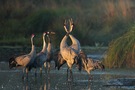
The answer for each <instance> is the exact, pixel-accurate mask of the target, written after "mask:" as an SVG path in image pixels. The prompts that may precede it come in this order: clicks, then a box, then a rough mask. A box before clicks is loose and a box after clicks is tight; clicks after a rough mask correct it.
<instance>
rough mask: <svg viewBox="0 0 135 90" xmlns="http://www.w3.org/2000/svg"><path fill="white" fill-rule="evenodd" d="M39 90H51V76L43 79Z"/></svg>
mask: <svg viewBox="0 0 135 90" xmlns="http://www.w3.org/2000/svg"><path fill="white" fill-rule="evenodd" d="M40 83H41V84H40V88H39V90H51V89H50V76H45V77H44V79H41V82H40Z"/></svg>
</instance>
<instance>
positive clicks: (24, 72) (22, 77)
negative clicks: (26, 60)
mask: <svg viewBox="0 0 135 90" xmlns="http://www.w3.org/2000/svg"><path fill="white" fill-rule="evenodd" d="M25 69H26V68H23V71H22V73H23V74H22V80H24V75H25Z"/></svg>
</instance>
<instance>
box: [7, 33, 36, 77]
mask: <svg viewBox="0 0 135 90" xmlns="http://www.w3.org/2000/svg"><path fill="white" fill-rule="evenodd" d="M34 36H35V35H34V34H32V35H31V44H32V47H31V52H30V53H29V54H25V55H21V56H18V57H11V58H10V59H9V68H10V69H11V68H13V67H24V69H23V76H22V78H23V79H24V74H25V72H26V78H27V79H28V71H29V66H30V65H31V64H32V63H33V62H34V59H35V57H36V49H35V46H34V43H33V38H34Z"/></svg>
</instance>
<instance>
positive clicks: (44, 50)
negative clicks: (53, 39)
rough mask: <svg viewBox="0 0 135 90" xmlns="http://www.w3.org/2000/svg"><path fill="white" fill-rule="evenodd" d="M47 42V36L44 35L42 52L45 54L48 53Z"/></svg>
mask: <svg viewBox="0 0 135 90" xmlns="http://www.w3.org/2000/svg"><path fill="white" fill-rule="evenodd" d="M46 47H47V46H46V41H45V36H44V35H43V48H42V51H41V52H43V53H45V52H46Z"/></svg>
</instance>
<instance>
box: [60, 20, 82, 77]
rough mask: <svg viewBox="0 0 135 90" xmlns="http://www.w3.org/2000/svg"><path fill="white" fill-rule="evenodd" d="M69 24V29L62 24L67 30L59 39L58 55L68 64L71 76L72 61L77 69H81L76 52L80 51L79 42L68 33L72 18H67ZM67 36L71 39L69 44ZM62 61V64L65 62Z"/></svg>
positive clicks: (71, 26) (71, 25) (71, 27)
mask: <svg viewBox="0 0 135 90" xmlns="http://www.w3.org/2000/svg"><path fill="white" fill-rule="evenodd" d="M65 24H66V23H65ZM69 24H70V29H69V30H67V28H66V25H64V29H65V31H66V32H67V34H66V35H65V36H64V37H63V39H62V40H61V43H60V55H61V56H62V58H61V59H62V61H63V60H65V61H66V63H67V65H68V69H69V70H70V76H71V75H72V70H71V69H72V66H73V64H74V63H76V64H77V66H78V68H79V70H81V60H80V59H79V58H78V54H79V53H78V52H79V51H80V43H79V41H78V40H77V39H76V38H75V37H73V36H72V35H70V33H71V31H72V29H73V22H72V19H71V20H69ZM68 38H70V39H71V41H72V45H71V46H68V44H67V39H68ZM62 63H63V64H64V63H65V62H62ZM67 74H68V70H67ZM71 77H72V76H71Z"/></svg>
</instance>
